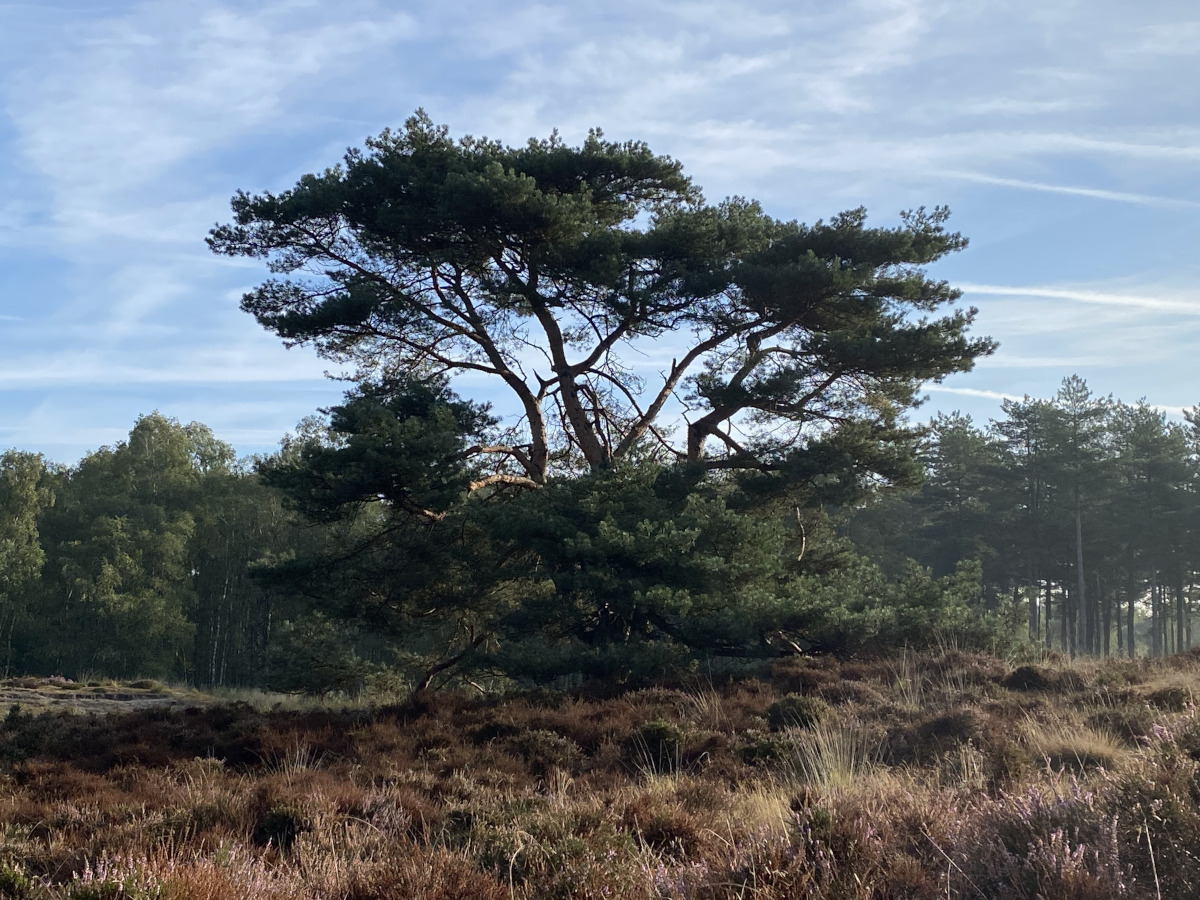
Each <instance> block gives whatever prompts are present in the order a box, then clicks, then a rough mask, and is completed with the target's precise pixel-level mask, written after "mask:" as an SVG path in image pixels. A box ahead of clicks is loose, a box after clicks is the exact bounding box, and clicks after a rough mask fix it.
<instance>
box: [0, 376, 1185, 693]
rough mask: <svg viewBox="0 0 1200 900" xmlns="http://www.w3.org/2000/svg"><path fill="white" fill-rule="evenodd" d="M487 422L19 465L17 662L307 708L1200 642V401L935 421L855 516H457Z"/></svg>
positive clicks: (594, 489) (546, 497)
mask: <svg viewBox="0 0 1200 900" xmlns="http://www.w3.org/2000/svg"><path fill="white" fill-rule="evenodd" d="M418 401H421V402H418ZM422 404H423V405H422ZM447 410H450V411H452V412H453V415H449V416H448V415H446V413H447ZM481 415H482V411H481V410H480V409H479V408H477V407H473V406H472V405H470V404H466V403H462V402H461V401H460V402H458V405H457V406H454V402H453V398H452V395H451V394H450V393H449V392H448V391H444V392H443V393H442V394H441V395H433V394H430V393H429V392H425V393H424V394H422V393H421V392H420V391H414V390H412V389H411V388H410V389H409V390H408V392H407V393H403V394H402V395H397V396H396V397H390V398H383V399H381V396H380V394H379V393H378V392H373V393H372V392H368V393H359V394H358V395H352V396H351V397H349V398H348V400H347V403H346V404H344V405H343V406H341V407H337V408H335V409H334V410H333V415H332V417H331V421H330V422H329V423H328V424H327V425H325V426H320V427H318V426H316V425H314V424H311V423H310V427H309V428H308V431H307V433H306V434H304V435H302V436H301V437H294V438H289V439H288V440H287V441H285V443H284V445H283V449H282V450H281V451H280V452H279V453H277V454H275V455H273V456H270V457H264V458H258V459H254V460H246V461H240V462H239V461H237V460H236V459H235V457H234V453H233V450H232V448H231V447H230V446H229V445H227V444H225V443H222V442H221V441H219V440H217V439H216V438H215V437H214V436H213V434H212V432H211V431H210V430H209V429H208V428H206V427H204V426H202V425H199V424H196V423H192V424H190V425H181V424H179V423H178V422H175V421H174V420H171V419H168V418H166V417H164V416H162V415H159V414H157V413H155V414H152V415H147V416H144V417H142V418H141V419H140V420H139V421H138V422H137V424H136V425H135V427H134V428H133V430H132V431H131V432H130V435H129V438H128V440H126V441H123V442H120V443H119V444H117V445H116V446H114V447H106V448H102V449H100V450H98V451H96V452H94V453H91V454H89V455H87V456H85V457H84V458H83V459H82V460H81V461H80V462H79V463H78V464H76V465H74V466H70V467H67V466H58V465H53V464H49V463H47V462H45V461H44V460H43V459H42V458H41V457H40V456H38V455H36V454H30V453H23V452H19V451H10V452H8V453H5V454H4V455H3V457H0V529H2V530H0V641H2V644H0V652H2V654H3V656H2V660H3V667H4V671H5V672H6V673H9V674H15V673H42V674H54V673H62V674H68V675H72V676H78V675H80V674H86V673H89V672H91V673H96V674H104V675H111V676H133V675H155V676H160V677H171V678H176V679H181V680H187V681H191V682H194V683H197V684H202V685H271V686H274V687H278V688H282V689H291V690H313V691H320V690H329V689H344V690H353V689H358V688H361V687H363V686H364V685H365V684H370V683H372V681H373V680H374V683H376V684H378V683H379V682H380V681H381V680H382V681H388V680H389V679H391V682H392V683H401V682H402V683H406V684H410V685H411V684H413V683H417V682H424V683H428V682H430V681H432V679H433V678H434V677H436V676H444V677H449V675H450V674H458V675H459V676H460V677H476V676H479V675H480V674H481V673H482V674H491V675H496V674H504V675H517V676H520V677H529V678H534V679H535V680H547V679H554V678H556V677H562V676H564V675H568V674H570V673H576V674H579V673H583V674H587V675H601V676H604V675H608V676H611V675H613V673H621V677H625V678H629V677H631V676H637V675H638V674H639V673H640V674H642V675H645V676H646V677H652V676H655V675H661V674H662V673H663V672H667V671H679V670H681V669H686V668H687V667H688V666H689V665H694V664H695V663H696V661H697V660H698V659H708V660H709V662H710V664H711V662H712V660H713V659H718V658H719V659H724V660H726V661H727V662H728V661H729V660H747V659H751V660H753V659H763V658H769V657H772V656H780V655H786V654H787V653H790V652H797V651H803V650H810V649H814V648H815V649H818V650H822V649H823V650H829V651H832V652H838V651H843V652H852V651H855V650H861V649H868V648H872V647H874V648H877V649H878V648H882V647H886V646H887V645H888V644H892V643H910V644H920V643H925V642H928V641H931V640H934V639H936V638H946V637H949V638H952V639H955V640H965V641H968V642H972V643H976V644H980V643H983V644H986V643H988V642H989V641H990V642H992V644H993V645H995V644H996V642H1005V641H1007V642H1010V644H1011V643H1012V642H1014V641H1018V640H1019V639H1021V638H1023V637H1024V630H1025V628H1026V627H1027V628H1028V630H1029V634H1030V635H1031V636H1032V638H1033V639H1034V640H1036V641H1037V642H1038V643H1040V644H1042V645H1044V646H1046V647H1049V648H1054V649H1062V650H1064V651H1066V652H1068V653H1072V654H1075V653H1082V654H1096V655H1101V654H1103V655H1108V654H1111V653H1125V654H1130V655H1133V654H1134V653H1135V652H1136V653H1141V654H1153V655H1160V654H1165V653H1169V652H1173V651H1175V650H1179V649H1183V648H1186V647H1189V646H1191V642H1192V616H1193V612H1194V608H1193V607H1194V604H1195V600H1196V592H1195V581H1196V574H1197V571H1198V570H1200V540H1198V535H1200V504H1198V503H1197V486H1198V484H1200V419H1198V417H1197V416H1196V414H1195V413H1194V412H1193V413H1192V414H1189V416H1188V418H1187V423H1186V424H1182V425H1181V424H1178V423H1174V422H1172V421H1170V420H1169V419H1168V418H1167V417H1166V416H1165V415H1164V414H1163V413H1162V412H1160V411H1158V410H1156V409H1153V408H1151V407H1149V406H1148V405H1146V404H1145V403H1138V404H1134V405H1128V404H1124V403H1120V402H1115V401H1112V400H1111V399H1109V398H1098V397H1095V396H1093V395H1092V394H1091V393H1090V392H1089V390H1088V389H1087V386H1086V384H1084V383H1083V382H1082V381H1081V380H1080V379H1078V378H1070V379H1068V380H1067V381H1066V382H1065V383H1064V385H1063V389H1062V390H1061V391H1060V392H1059V394H1058V396H1057V397H1055V398H1054V399H1052V400H1032V399H1026V400H1024V401H1006V402H1005V403H1004V405H1003V414H1002V417H1001V418H999V419H997V420H995V421H993V422H991V423H990V424H989V425H988V426H987V427H982V428H981V427H978V426H976V425H975V424H974V423H973V422H972V421H971V420H970V418H969V417H964V416H960V415H957V414H955V415H949V416H945V415H943V416H939V417H938V418H937V419H936V420H935V421H934V422H933V423H932V426H931V428H930V430H929V434H928V436H927V439H926V442H925V444H924V450H923V452H922V454H921V456H920V459H921V460H922V462H923V464H924V469H925V479H924V484H923V486H922V487H920V488H919V489H917V490H909V491H898V492H893V493H891V494H888V495H884V496H882V497H879V498H877V499H876V500H875V501H874V502H872V503H869V504H868V505H865V506H861V507H856V506H855V505H854V504H848V505H845V506H843V507H839V506H838V505H837V504H836V503H810V504H806V505H803V506H790V505H780V504H778V503H776V504H773V505H772V504H770V503H767V504H764V503H763V502H762V498H753V500H754V502H753V503H749V502H747V500H746V497H745V496H743V495H742V494H741V493H739V491H736V490H732V489H730V488H729V487H728V486H726V487H725V488H724V489H722V488H721V487H720V486H716V487H714V486H711V485H710V486H709V487H708V488H705V489H703V490H701V489H700V488H699V487H698V486H697V485H695V484H689V483H688V481H687V475H686V473H684V472H680V471H674V470H670V469H665V468H662V467H659V466H655V465H653V464H649V463H646V464H643V465H640V466H637V467H628V468H623V469H621V470H620V471H617V472H613V473H608V474H607V475H605V476H603V477H600V476H592V477H580V478H573V479H570V480H564V481H563V482H561V483H552V484H550V485H548V486H547V487H546V488H544V489H543V490H541V491H536V492H527V491H522V492H519V494H518V495H516V496H508V497H506V496H505V495H504V493H503V486H501V487H500V488H499V489H497V490H495V491H494V492H493V494H492V496H491V498H490V500H489V498H487V497H486V496H483V497H481V496H480V494H479V492H472V493H471V494H470V497H471V499H470V502H469V503H459V502H457V501H456V500H455V499H454V498H455V496H457V494H458V493H461V491H462V486H461V480H462V479H465V478H469V473H464V472H462V471H460V470H458V469H457V468H456V467H455V464H454V462H453V460H455V459H456V451H455V447H456V443H455V442H456V441H457V442H459V444H461V443H463V442H466V441H468V440H469V439H470V437H471V431H472V429H473V428H475V427H482V425H484V424H486V423H485V422H482V421H480V420H478V417H479V416H481ZM473 417H474V419H473ZM388 423H390V425H389V424H388ZM438 460H440V461H442V462H440V463H438V465H440V468H438V465H435V464H434V463H435V461H438ZM447 461H448V462H447ZM484 493H485V494H486V492H484ZM794 500H795V497H794V496H793V497H791V498H789V500H788V503H789V504H790V503H792V502H793V501H794ZM431 508H436V509H439V510H442V511H441V512H438V513H436V515H431V514H430V509H431ZM839 533H840V535H841V536H839Z"/></svg>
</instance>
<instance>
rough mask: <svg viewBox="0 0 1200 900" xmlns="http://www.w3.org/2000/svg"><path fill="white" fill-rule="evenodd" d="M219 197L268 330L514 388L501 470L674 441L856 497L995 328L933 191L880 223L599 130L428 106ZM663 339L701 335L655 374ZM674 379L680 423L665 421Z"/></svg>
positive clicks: (590, 463)
mask: <svg viewBox="0 0 1200 900" xmlns="http://www.w3.org/2000/svg"><path fill="white" fill-rule="evenodd" d="M232 205H233V212H234V221H233V223H231V224H229V225H225V226H220V227H217V228H215V229H213V231H212V232H211V233H210V235H209V244H210V246H211V247H212V249H213V250H214V251H215V252H217V253H222V254H227V255H231V256H248V257H252V258H257V259H261V260H263V261H265V262H266V263H267V265H268V266H269V268H270V269H271V271H272V272H274V273H275V275H276V277H274V278H272V279H270V280H268V281H267V282H265V283H264V284H262V285H261V286H260V287H259V288H258V289H256V290H255V291H253V292H251V293H249V294H247V295H246V296H245V298H244V299H243V304H242V305H243V308H244V309H245V310H247V311H248V312H250V313H252V314H253V315H254V316H255V317H256V318H257V319H258V321H259V322H260V323H261V324H262V325H263V326H264V327H266V328H269V329H270V330H272V331H274V332H275V333H276V334H278V335H279V336H280V337H281V338H283V339H284V340H285V341H287V342H289V343H312V344H314V345H315V346H316V347H317V348H318V350H320V351H321V352H322V353H324V354H326V355H328V356H330V357H333V358H335V359H339V360H350V361H353V362H356V363H357V364H358V365H359V367H360V368H359V371H360V376H361V378H362V379H363V380H364V381H373V382H378V381H379V380H380V379H381V378H386V377H394V376H401V377H404V378H408V379H414V378H415V379H419V380H421V379H425V378H427V377H428V376H429V375H430V374H441V375H450V376H454V375H458V374H464V373H468V372H469V373H471V374H472V375H473V376H475V377H479V376H485V377H488V378H490V379H491V380H492V381H493V383H494V384H495V385H496V387H497V388H498V389H500V390H504V391H508V392H510V393H511V395H512V397H513V399H514V400H515V401H516V403H517V408H519V410H520V412H519V414H518V415H516V416H514V417H513V419H512V420H511V421H509V422H507V423H506V426H507V427H506V428H505V432H504V438H505V439H504V440H503V441H502V442H498V443H495V444H492V445H489V446H488V447H487V448H486V449H485V448H484V447H483V446H480V447H477V448H475V451H474V453H473V455H475V456H477V457H479V458H480V463H479V464H480V465H486V466H487V467H488V468H489V470H490V474H491V475H492V476H498V477H501V478H503V479H505V480H506V481H507V483H514V479H520V480H521V481H522V482H523V483H526V484H532V485H541V484H545V483H546V482H547V481H548V479H550V478H552V477H554V476H555V475H561V474H564V473H568V472H574V471H577V470H578V469H579V468H589V469H593V470H595V469H603V468H606V467H608V466H610V465H612V464H613V463H614V462H617V461H633V460H638V459H643V458H647V457H650V458H655V459H660V460H668V459H674V458H675V457H676V456H682V457H684V458H686V459H687V460H688V461H689V462H690V463H692V464H693V465H696V466H700V467H702V468H704V469H706V470H709V471H715V472H727V471H743V472H754V473H758V474H760V475H761V474H767V475H773V474H776V473H778V474H780V475H782V476H783V477H784V480H785V481H786V482H788V483H789V484H790V483H798V482H799V481H800V480H807V481H808V482H809V483H810V485H811V486H813V487H817V486H818V483H819V482H820V481H821V480H826V481H827V482H829V484H836V485H837V486H838V490H839V492H840V493H841V494H842V495H843V496H849V495H850V494H851V493H853V492H854V491H860V492H861V491H863V490H865V489H866V488H867V487H868V486H869V484H870V483H871V482H872V480H879V479H891V478H894V477H900V476H902V475H903V474H904V473H905V472H906V471H907V470H910V469H911V467H910V466H908V465H906V460H907V459H908V456H909V450H910V449H911V447H910V445H911V440H912V436H913V435H912V432H911V430H910V429H907V428H906V427H903V426H901V425H899V424H898V418H897V417H898V413H899V412H900V411H901V410H903V409H905V408H907V407H910V406H912V405H913V404H914V403H915V402H916V399H917V391H918V387H919V384H920V382H922V381H924V380H928V379H939V378H941V377H943V376H945V375H947V374H949V373H951V372H958V371H965V370H967V369H969V368H970V367H971V366H972V364H973V362H974V359H975V358H976V357H977V356H979V355H981V354H986V353H989V352H990V351H991V349H992V347H993V345H992V343H991V342H990V341H989V340H986V339H983V340H978V339H970V338H968V337H967V336H966V330H967V328H968V326H969V325H970V323H971V320H972V317H973V315H974V312H973V311H963V310H952V311H949V312H946V311H945V307H948V306H951V305H952V304H953V303H954V302H955V301H956V300H957V299H958V297H959V293H958V292H957V291H955V290H954V289H952V288H951V287H950V286H949V285H947V284H946V283H945V282H941V281H934V280H931V279H928V278H926V277H925V275H924V273H923V271H922V269H921V267H922V266H924V265H926V264H928V263H931V262H933V261H935V260H937V259H939V258H941V257H943V256H945V255H946V254H948V253H952V252H955V251H956V250H959V249H961V248H962V247H964V246H965V244H966V241H965V240H964V239H963V238H962V237H961V236H960V235H958V234H956V233H951V232H948V231H947V230H946V227H945V224H946V220H947V216H948V213H947V211H946V210H944V209H940V208H939V209H935V210H933V211H931V212H927V211H925V210H924V209H921V210H917V211H915V212H912V213H909V214H906V215H905V216H904V217H903V223H902V225H901V226H900V227H897V228H891V229H883V228H868V227H867V226H866V213H865V211H863V210H862V209H857V210H851V211H848V212H844V213H842V214H840V215H838V216H835V217H834V218H833V219H832V220H830V221H829V222H824V221H818V222H816V223H815V224H813V225H803V224H799V223H797V222H783V221H779V220H776V219H773V218H771V217H769V216H767V215H766V214H765V213H764V212H763V210H762V208H761V207H760V206H759V204H757V203H755V202H753V201H747V200H744V199H740V198H734V199H730V200H726V201H725V202H723V203H720V204H717V205H708V204H706V203H705V202H704V201H703V198H702V196H701V193H700V191H699V189H698V188H697V187H696V186H694V185H693V184H692V183H691V181H690V180H689V179H688V178H687V177H685V176H684V175H683V173H682V168H681V166H680V164H679V163H678V162H676V161H674V160H672V159H669V158H668V157H663V156H656V155H654V154H653V153H652V152H651V151H650V149H649V148H648V147H647V146H646V145H644V144H641V143H636V142H628V143H614V142H610V141H606V140H604V138H603V135H602V134H601V133H600V132H599V131H594V132H592V133H591V134H590V135H589V137H588V139H587V140H586V141H585V142H584V144H583V145H582V146H580V147H567V146H566V145H564V144H563V143H562V142H561V141H560V140H559V139H558V137H557V135H555V136H552V137H551V138H549V139H547V140H531V141H530V142H528V143H527V144H525V145H524V146H520V147H506V146H504V145H502V144H501V143H499V142H496V141H489V140H486V139H478V138H470V137H468V138H463V139H461V140H458V141H455V140H454V139H452V138H451V137H450V135H449V132H448V130H447V129H446V128H444V127H439V126H437V125H435V124H434V123H433V122H432V121H430V119H429V118H428V117H427V116H425V114H424V113H418V114H417V115H415V116H413V117H412V118H411V119H409V120H408V122H407V123H406V124H405V126H404V128H403V129H401V130H399V131H395V132H391V131H386V132H384V133H383V134H381V135H380V136H379V137H378V138H375V139H372V140H369V141H368V142H367V146H366V148H365V149H364V150H351V151H350V152H349V153H347V155H346V157H345V159H344V161H343V163H342V164H341V165H339V166H335V167H333V168H330V169H327V170H325V171H324V172H323V173H321V174H319V175H306V176H304V177H303V178H302V179H301V180H300V181H299V182H298V183H297V184H296V186H295V187H294V188H292V189H291V190H288V191H285V192H283V193H280V194H269V193H268V194H260V195H250V194H246V193H239V194H238V195H237V196H236V197H234V199H233V204H232ZM318 272H319V273H321V274H320V275H317V274H314V273H318ZM939 312H942V313H944V314H943V315H941V316H940V317H939V316H937V315H934V314H936V313H939ZM665 334H674V335H680V336H682V335H688V336H689V337H688V338H687V340H690V341H691V345H690V346H689V347H687V348H686V349H685V350H684V351H683V352H681V353H680V354H679V355H678V356H677V358H676V360H675V362H674V363H673V364H672V366H671V368H670V369H669V371H667V372H665V373H664V374H663V376H662V378H661V379H659V380H658V381H656V382H655V383H654V384H653V385H650V384H648V383H645V382H643V381H642V380H641V379H640V378H638V377H635V376H634V375H633V374H632V365H633V363H632V357H634V356H636V354H638V353H639V352H641V351H642V349H643V348H644V347H645V346H647V345H648V344H649V343H650V342H652V341H654V340H656V339H658V338H660V337H661V336H663V335H665ZM531 346H535V347H537V348H539V349H540V350H542V351H543V352H544V353H545V355H546V361H547V366H546V369H545V370H543V371H541V372H535V371H532V370H531V369H530V368H529V367H528V364H527V361H526V360H524V354H526V352H527V350H528V349H529V348H530V347H531ZM678 397H682V398H683V399H684V401H685V402H686V403H687V404H688V406H689V407H690V409H691V410H692V412H693V415H692V416H691V417H690V422H689V424H688V425H687V427H686V429H667V428H664V427H662V419H663V417H664V415H666V411H667V409H668V408H669V407H671V406H673V405H674V404H675V403H676V398H678ZM671 431H676V432H677V436H673V435H672V434H671Z"/></svg>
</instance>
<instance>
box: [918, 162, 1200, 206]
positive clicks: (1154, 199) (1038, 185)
mask: <svg viewBox="0 0 1200 900" xmlns="http://www.w3.org/2000/svg"><path fill="white" fill-rule="evenodd" d="M941 174H942V176H943V177H945V178H959V179H962V180H963V181H973V182H975V183H976V184H994V185H998V186H1000V187H1011V188H1017V189H1019V190H1024V191H1044V192H1046V193H1049V194H1067V195H1068V196H1073V197H1091V198H1093V199H1095V200H1113V201H1115V202H1117V203H1136V204H1138V205H1140V206H1165V207H1179V208H1183V209H1200V200H1186V199H1181V198H1179V197H1160V196H1156V195H1154V194H1134V193H1129V192H1127V191H1109V190H1104V189H1101V188H1088V187H1075V186H1072V185H1065V184H1047V183H1045V182H1042V181H1026V180H1024V179H1021V178H1001V177H999V176H996V175H985V174H983V173H981V172H954V171H944V172H942V173H941Z"/></svg>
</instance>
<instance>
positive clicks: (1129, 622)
mask: <svg viewBox="0 0 1200 900" xmlns="http://www.w3.org/2000/svg"><path fill="white" fill-rule="evenodd" d="M1126 597H1127V599H1128V603H1129V608H1128V609H1127V611H1126V617H1127V618H1126V622H1125V634H1126V639H1125V646H1126V647H1128V648H1129V658H1130V659H1133V658H1134V657H1135V656H1137V634H1136V633H1135V631H1134V621H1135V620H1134V612H1135V606H1134V604H1135V601H1136V599H1137V591H1136V590H1134V587H1133V578H1132V577H1131V578H1130V579H1129V587H1128V591H1127V593H1126Z"/></svg>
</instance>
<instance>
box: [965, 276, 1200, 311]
mask: <svg viewBox="0 0 1200 900" xmlns="http://www.w3.org/2000/svg"><path fill="white" fill-rule="evenodd" d="M957 286H958V287H959V288H961V289H962V290H963V292H964V293H966V294H968V295H970V294H990V295H995V296H1002V297H1045V298H1047V299H1052V300H1070V301H1073V302H1076V303H1091V304H1096V305H1099V306H1117V307H1121V308H1123V309H1143V310H1152V311H1154V312H1164V313H1175V314H1178V315H1185V316H1200V296H1196V297H1195V298H1193V299H1187V300H1179V299H1171V298H1166V297H1156V296H1150V295H1144V294H1117V293H1109V292H1107V291H1093V290H1085V289H1078V288H1062V287H1051V286H1021V287H1017V286H1011V285H999V284H974V283H972V282H959V283H958V285H957Z"/></svg>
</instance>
